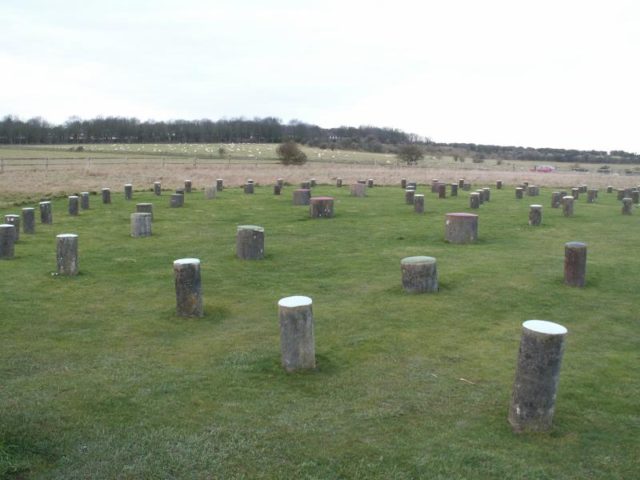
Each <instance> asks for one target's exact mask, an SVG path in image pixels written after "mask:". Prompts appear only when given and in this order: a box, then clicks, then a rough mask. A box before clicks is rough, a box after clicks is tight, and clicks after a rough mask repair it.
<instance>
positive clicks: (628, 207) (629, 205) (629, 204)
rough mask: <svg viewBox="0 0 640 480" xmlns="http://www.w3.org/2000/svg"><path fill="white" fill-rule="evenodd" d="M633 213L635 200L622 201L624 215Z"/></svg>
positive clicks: (625, 199) (626, 199)
mask: <svg viewBox="0 0 640 480" xmlns="http://www.w3.org/2000/svg"><path fill="white" fill-rule="evenodd" d="M632 211H633V200H632V199H631V198H628V197H625V198H623V199H622V214H623V215H631V212H632Z"/></svg>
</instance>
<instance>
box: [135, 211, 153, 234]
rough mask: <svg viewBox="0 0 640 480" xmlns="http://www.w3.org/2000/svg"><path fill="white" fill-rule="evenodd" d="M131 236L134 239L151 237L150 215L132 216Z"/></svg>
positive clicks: (138, 214)
mask: <svg viewBox="0 0 640 480" xmlns="http://www.w3.org/2000/svg"><path fill="white" fill-rule="evenodd" d="M131 236H132V237H134V238H138V237H150V236H151V214H150V213H146V212H145V213H132V214H131Z"/></svg>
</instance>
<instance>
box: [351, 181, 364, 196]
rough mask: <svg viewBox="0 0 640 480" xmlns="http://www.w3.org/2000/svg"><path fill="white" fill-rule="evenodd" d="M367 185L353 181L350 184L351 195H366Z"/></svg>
mask: <svg viewBox="0 0 640 480" xmlns="http://www.w3.org/2000/svg"><path fill="white" fill-rule="evenodd" d="M366 188H367V186H366V184H363V183H359V182H358V183H354V184H352V185H351V196H352V197H366V196H367V190H366Z"/></svg>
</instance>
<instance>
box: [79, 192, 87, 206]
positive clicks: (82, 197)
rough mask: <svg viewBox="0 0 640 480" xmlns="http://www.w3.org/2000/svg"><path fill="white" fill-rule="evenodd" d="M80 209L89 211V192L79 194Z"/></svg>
mask: <svg viewBox="0 0 640 480" xmlns="http://www.w3.org/2000/svg"><path fill="white" fill-rule="evenodd" d="M80 208H81V209H82V210H89V192H80Z"/></svg>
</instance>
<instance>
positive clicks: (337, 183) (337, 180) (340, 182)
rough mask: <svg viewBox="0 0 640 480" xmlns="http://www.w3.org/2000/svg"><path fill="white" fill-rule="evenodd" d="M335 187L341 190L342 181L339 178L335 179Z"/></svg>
mask: <svg viewBox="0 0 640 480" xmlns="http://www.w3.org/2000/svg"><path fill="white" fill-rule="evenodd" d="M336 187H338V188H342V179H341V178H336Z"/></svg>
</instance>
